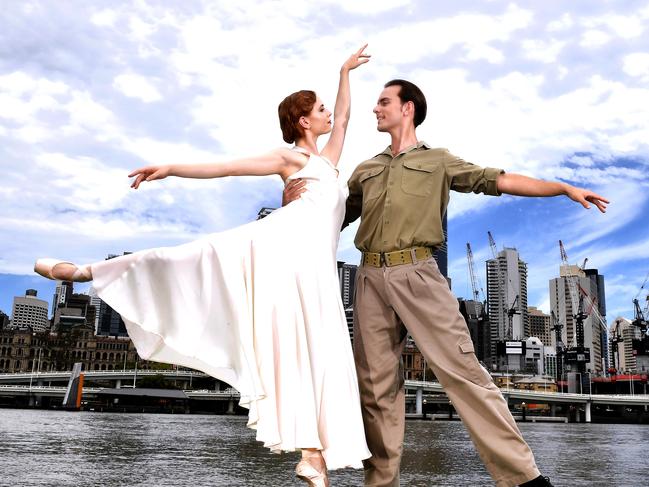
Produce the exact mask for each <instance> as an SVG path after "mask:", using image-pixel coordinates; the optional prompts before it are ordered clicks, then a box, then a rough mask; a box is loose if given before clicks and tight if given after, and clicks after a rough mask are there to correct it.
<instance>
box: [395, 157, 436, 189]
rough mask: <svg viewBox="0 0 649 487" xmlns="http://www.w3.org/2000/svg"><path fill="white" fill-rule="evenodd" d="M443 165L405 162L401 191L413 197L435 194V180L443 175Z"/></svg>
mask: <svg viewBox="0 0 649 487" xmlns="http://www.w3.org/2000/svg"><path fill="white" fill-rule="evenodd" d="M441 169H442V166H441V164H430V163H422V162H409V161H404V162H403V174H402V176H401V189H402V190H403V192H404V193H406V194H410V195H413V196H428V195H430V194H431V193H432V192H433V187H434V185H435V180H436V179H438V178H439V177H440V175H441V173H442V171H441Z"/></svg>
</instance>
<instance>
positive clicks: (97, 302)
mask: <svg viewBox="0 0 649 487" xmlns="http://www.w3.org/2000/svg"><path fill="white" fill-rule="evenodd" d="M88 296H90V304H91V305H92V306H94V307H95V323H94V328H95V334H96V333H97V329H98V327H99V316H100V315H99V311H100V309H101V303H102V302H103V301H102V300H101V298H100V297H99V296H98V295H97V291H96V290H95V288H94V287H91V288H90V289H89V290H88Z"/></svg>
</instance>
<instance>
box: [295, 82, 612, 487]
mask: <svg viewBox="0 0 649 487" xmlns="http://www.w3.org/2000/svg"><path fill="white" fill-rule="evenodd" d="M374 113H375V114H376V118H377V129H378V130H379V132H386V133H388V134H390V137H391V139H392V140H391V142H392V143H391V145H390V146H388V148H387V149H386V150H385V151H383V152H382V153H380V154H378V155H376V156H375V157H373V158H372V159H369V160H367V161H365V162H363V163H361V164H360V165H359V166H358V167H357V168H356V170H355V171H354V173H353V174H352V176H351V178H350V180H349V182H348V185H349V198H348V200H347V215H346V218H345V221H346V222H347V223H349V222H351V221H354V220H356V219H357V218H358V217H359V216H360V217H361V222H360V226H359V229H358V232H357V234H356V238H355V244H356V246H357V247H358V249H359V250H360V251H361V252H362V254H363V257H362V261H361V266H360V267H359V269H358V272H357V274H356V276H357V277H356V279H357V281H356V296H355V301H354V357H355V360H356V368H357V374H358V381H359V387H360V393H361V402H362V405H363V421H364V424H365V433H366V435H367V443H368V446H369V448H370V451H371V452H372V457H371V458H369V459H368V460H366V461H365V485H366V486H375V487H379V486H380V487H396V486H398V485H399V465H400V462H401V453H402V447H403V436H404V427H405V419H404V411H405V394H404V388H403V371H402V370H401V353H402V350H403V346H404V343H405V338H406V335H407V333H408V332H409V333H410V334H411V335H412V337H413V338H414V339H415V342H416V343H417V345H418V348H419V350H420V351H421V353H422V354H423V355H424V357H425V358H426V360H427V362H428V363H429V364H430V366H431V368H432V370H433V372H434V373H435V376H436V377H437V379H438V380H439V381H440V383H441V384H442V386H443V387H444V390H445V391H446V394H447V395H448V397H449V399H450V400H451V401H452V403H453V406H454V407H455V409H456V410H457V412H458V414H459V415H460V417H461V418H462V421H463V422H464V424H465V426H466V427H467V429H468V431H469V434H470V435H471V438H472V440H473V442H474V444H475V446H476V448H477V450H478V453H479V454H480V457H481V458H482V460H483V462H484V463H485V466H486V467H487V470H488V471H489V473H490V474H491V476H492V478H493V479H494V481H495V482H496V485H497V486H503V487H505V486H507V487H509V486H515V485H524V486H551V485H552V484H550V481H549V479H548V478H547V477H543V476H541V474H540V472H539V470H538V469H537V467H536V464H535V462H534V456H533V455H532V452H531V450H530V448H529V447H528V445H527V444H526V443H525V441H524V440H523V437H522V435H521V433H520V431H519V430H518V427H517V426H516V423H515V422H514V419H513V418H512V416H511V413H510V412H509V408H508V407H507V403H506V401H505V400H504V399H503V397H502V394H501V393H500V390H499V389H498V388H497V387H496V386H495V385H494V383H493V382H492V380H491V377H490V376H489V374H488V373H487V371H486V370H485V369H484V368H482V366H481V365H480V364H479V362H478V360H477V359H476V356H475V352H474V348H473V344H472V342H471V337H470V335H469V332H468V329H467V326H466V323H465V322H464V319H463V318H462V316H461V315H460V313H459V310H458V304H457V299H456V298H455V297H454V296H453V294H452V293H451V291H450V290H449V288H448V285H447V283H446V280H445V279H444V277H443V276H442V275H441V274H440V272H439V270H438V269H437V265H436V263H435V260H434V259H433V258H432V253H433V249H434V248H435V247H438V246H439V245H441V244H443V243H444V235H443V233H442V217H443V215H444V213H445V212H446V206H447V204H448V200H449V190H451V189H452V190H455V191H459V192H470V191H472V192H475V193H484V194H489V195H494V196H498V195H500V194H502V193H508V194H512V195H519V196H558V195H566V196H568V197H569V198H570V199H572V200H574V201H576V202H578V203H581V204H582V205H583V206H584V207H585V208H589V207H590V203H592V204H594V205H595V206H597V208H599V210H600V211H602V212H604V211H605V209H606V203H608V201H607V200H606V199H604V198H603V197H601V196H599V195H597V194H595V193H593V192H591V191H588V190H584V189H580V188H575V187H574V186H571V185H569V184H565V183H558V182H547V181H541V180H538V179H533V178H529V177H526V176H522V175H517V174H509V173H507V174H506V173H505V172H504V171H502V170H499V169H493V168H482V167H479V166H475V165H473V164H470V163H468V162H465V161H463V160H462V159H459V158H458V157H455V156H453V155H452V154H450V153H449V152H448V151H447V150H445V149H432V148H430V147H429V146H428V145H427V144H426V143H424V142H421V141H419V140H418V139H417V135H416V133H415V129H416V127H417V126H418V125H419V124H421V123H422V122H423V121H424V119H425V117H426V99H425V98H424V95H423V93H422V92H421V90H419V88H417V87H416V86H415V85H414V84H412V83H410V82H408V81H404V80H392V81H390V82H388V83H386V85H385V88H384V90H383V91H382V92H381V95H380V96H379V100H378V102H377V104H376V107H375V108H374ZM299 192H300V187H299V185H298V186H296V187H291V186H289V187H287V189H286V190H285V194H284V199H285V201H291V200H293V199H295V197H296V194H297V193H299Z"/></svg>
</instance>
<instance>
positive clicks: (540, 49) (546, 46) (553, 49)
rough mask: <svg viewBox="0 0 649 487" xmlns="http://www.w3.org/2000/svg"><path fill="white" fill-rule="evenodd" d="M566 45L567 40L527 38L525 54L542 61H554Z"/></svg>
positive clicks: (524, 42)
mask: <svg viewBox="0 0 649 487" xmlns="http://www.w3.org/2000/svg"><path fill="white" fill-rule="evenodd" d="M565 45H566V43H565V42H562V41H557V40H554V39H550V40H548V41H545V40H539V39H527V40H525V41H523V50H524V51H525V56H526V57H528V58H530V59H534V60H536V61H541V62H542V63H553V62H555V61H556V60H557V56H558V55H559V53H560V52H561V50H562V49H563V47H564V46H565Z"/></svg>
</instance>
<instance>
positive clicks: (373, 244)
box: [345, 142, 504, 252]
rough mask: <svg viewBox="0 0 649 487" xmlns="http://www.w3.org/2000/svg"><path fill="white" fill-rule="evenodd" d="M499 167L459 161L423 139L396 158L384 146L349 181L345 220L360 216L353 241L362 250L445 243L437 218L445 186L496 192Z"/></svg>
mask: <svg viewBox="0 0 649 487" xmlns="http://www.w3.org/2000/svg"><path fill="white" fill-rule="evenodd" d="M503 172H504V171H503V170H501V169H494V168H483V167H480V166H476V165H475V164H471V163H469V162H466V161H463V160H462V159H460V158H459V157H456V156H454V155H452V154H451V153H450V152H449V151H448V150H446V149H431V148H430V147H429V146H428V145H427V144H426V143H425V142H419V143H418V144H417V145H415V146H412V147H409V148H407V149H405V150H404V151H403V152H400V153H399V154H397V155H396V157H393V156H392V151H391V148H390V147H388V148H387V149H385V151H383V152H382V153H381V154H378V155H376V156H374V157H373V158H372V159H370V160H367V161H365V162H363V163H361V164H360V165H359V166H358V167H357V168H356V169H355V170H354V173H353V174H352V176H351V178H350V179H349V182H348V185H349V198H348V199H347V214H346V216H345V224H346V223H349V222H352V221H354V220H356V219H357V218H358V217H359V216H361V224H360V227H359V228H358V233H357V234H356V239H355V240H354V243H355V244H356V247H358V249H359V250H361V251H364V252H391V251H393V250H400V249H406V248H409V247H416V246H426V247H438V246H440V245H442V244H443V243H444V233H443V232H442V219H443V217H444V214H445V213H446V207H447V205H448V201H449V192H450V190H451V189H452V190H455V191H459V192H461V193H468V192H471V191H473V192H474V193H484V194H489V195H494V196H499V195H500V193H499V192H498V187H497V184H496V179H497V178H498V175H499V174H501V173H503Z"/></svg>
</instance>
